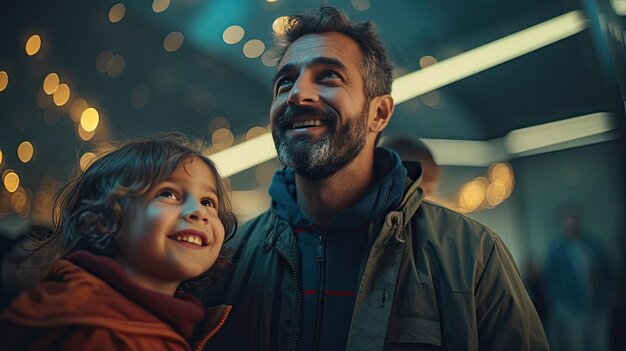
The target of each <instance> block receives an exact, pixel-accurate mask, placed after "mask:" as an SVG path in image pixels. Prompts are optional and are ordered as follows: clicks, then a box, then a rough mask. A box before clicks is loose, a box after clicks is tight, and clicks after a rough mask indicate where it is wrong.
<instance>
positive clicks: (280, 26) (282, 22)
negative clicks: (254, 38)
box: [272, 16, 289, 34]
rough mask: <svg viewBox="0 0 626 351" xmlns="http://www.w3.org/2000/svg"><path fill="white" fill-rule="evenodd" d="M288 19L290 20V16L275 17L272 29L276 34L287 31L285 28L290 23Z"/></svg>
mask: <svg viewBox="0 0 626 351" xmlns="http://www.w3.org/2000/svg"><path fill="white" fill-rule="evenodd" d="M288 20H289V16H281V17H278V18H277V19H275V20H274V22H273V23H272V30H273V31H274V33H276V34H283V33H285V29H286V27H287V25H288V24H289V22H288Z"/></svg>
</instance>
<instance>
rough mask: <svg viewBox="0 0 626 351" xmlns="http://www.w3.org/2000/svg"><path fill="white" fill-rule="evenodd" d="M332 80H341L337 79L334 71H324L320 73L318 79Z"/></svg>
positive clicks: (337, 75)
mask: <svg viewBox="0 0 626 351" xmlns="http://www.w3.org/2000/svg"><path fill="white" fill-rule="evenodd" d="M334 78H341V77H339V74H337V72H335V71H324V72H322V74H320V79H334Z"/></svg>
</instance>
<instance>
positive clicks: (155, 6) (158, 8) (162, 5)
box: [152, 0, 170, 13]
mask: <svg viewBox="0 0 626 351" xmlns="http://www.w3.org/2000/svg"><path fill="white" fill-rule="evenodd" d="M169 6H170V0H154V1H153V2H152V11H154V12H156V13H159V12H163V11H165V10H167V8H168V7H169Z"/></svg>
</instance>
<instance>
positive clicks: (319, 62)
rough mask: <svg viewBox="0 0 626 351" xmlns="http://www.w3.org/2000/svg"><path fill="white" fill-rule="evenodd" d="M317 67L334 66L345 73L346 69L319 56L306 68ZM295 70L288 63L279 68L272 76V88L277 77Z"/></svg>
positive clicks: (334, 60) (331, 59)
mask: <svg viewBox="0 0 626 351" xmlns="http://www.w3.org/2000/svg"><path fill="white" fill-rule="evenodd" d="M317 65H323V66H334V67H336V68H338V69H340V70H343V71H347V70H348V68H347V67H346V65H344V64H343V63H342V62H341V61H339V60H337V59H335V58H332V57H326V56H320V57H316V58H314V59H313V60H312V61H311V62H309V63H307V67H311V66H317ZM295 68H296V65H295V64H293V63H288V64H286V65H284V66H283V67H281V68H280V69H279V70H278V72H276V74H275V75H274V77H273V78H272V86H274V84H276V80H277V79H278V77H280V76H282V75H283V74H285V72H288V71H291V70H293V69H295Z"/></svg>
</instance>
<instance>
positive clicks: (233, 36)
mask: <svg viewBox="0 0 626 351" xmlns="http://www.w3.org/2000/svg"><path fill="white" fill-rule="evenodd" d="M244 34H246V32H245V31H244V30H243V28H242V27H240V26H230V27H228V28H226V29H225V30H224V33H223V34H222V39H224V42H225V43H226V44H237V43H238V42H240V41H241V39H243V36H244Z"/></svg>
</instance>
